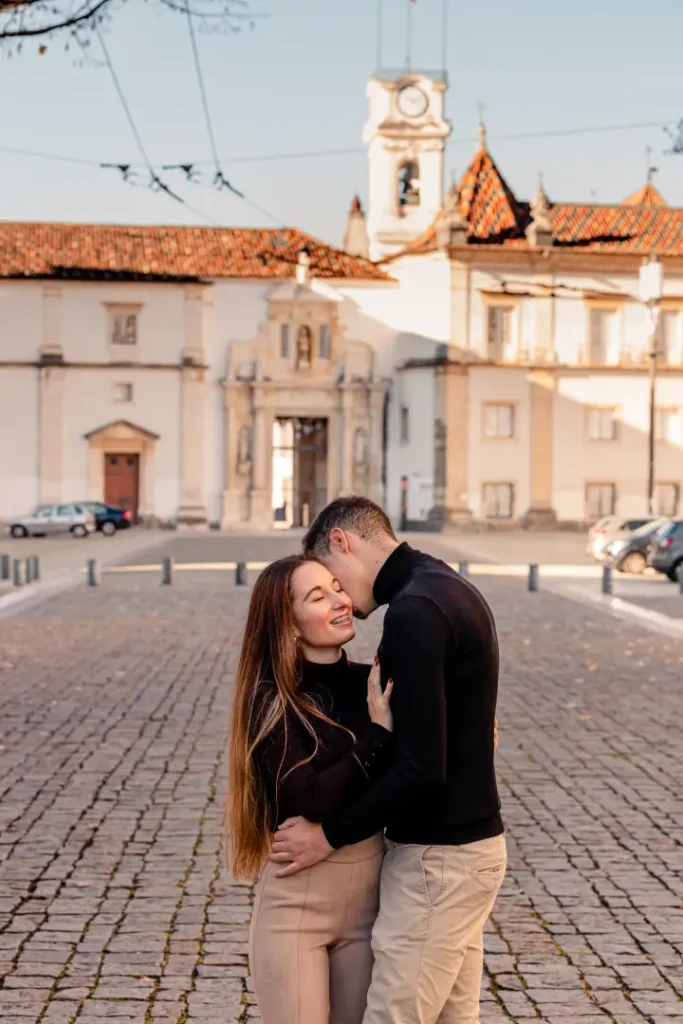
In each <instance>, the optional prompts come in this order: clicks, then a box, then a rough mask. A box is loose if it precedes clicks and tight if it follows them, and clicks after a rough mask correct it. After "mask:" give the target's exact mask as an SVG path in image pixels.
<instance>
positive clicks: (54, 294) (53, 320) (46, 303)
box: [40, 282, 64, 363]
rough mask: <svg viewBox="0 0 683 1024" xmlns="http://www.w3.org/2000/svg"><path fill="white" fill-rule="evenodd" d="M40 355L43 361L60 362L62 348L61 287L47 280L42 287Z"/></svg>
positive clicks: (62, 355)
mask: <svg viewBox="0 0 683 1024" xmlns="http://www.w3.org/2000/svg"><path fill="white" fill-rule="evenodd" d="M40 357H41V359H42V360H44V361H45V362H49V363H61V362H62V360H63V358H64V354H63V350H62V288H61V285H58V284H55V283H53V282H49V283H48V284H46V285H45V286H44V288H43V336H42V338H41V342H40Z"/></svg>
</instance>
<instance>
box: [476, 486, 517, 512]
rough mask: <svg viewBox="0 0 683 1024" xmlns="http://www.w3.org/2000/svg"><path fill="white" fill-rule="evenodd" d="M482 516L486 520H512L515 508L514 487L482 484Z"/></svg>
mask: <svg viewBox="0 0 683 1024" xmlns="http://www.w3.org/2000/svg"><path fill="white" fill-rule="evenodd" d="M483 498H484V516H485V517H486V518H487V519H512V516H513V513H514V507H515V485H514V484H508V483H502V484H501V483H494V484H484V487H483Z"/></svg>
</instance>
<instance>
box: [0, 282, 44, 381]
mask: <svg viewBox="0 0 683 1024" xmlns="http://www.w3.org/2000/svg"><path fill="white" fill-rule="evenodd" d="M42 334H43V287H42V283H41V282H39V281H0V361H2V360H16V361H21V362H27V361H29V360H37V359H38V354H39V350H40V344H41V338H42Z"/></svg>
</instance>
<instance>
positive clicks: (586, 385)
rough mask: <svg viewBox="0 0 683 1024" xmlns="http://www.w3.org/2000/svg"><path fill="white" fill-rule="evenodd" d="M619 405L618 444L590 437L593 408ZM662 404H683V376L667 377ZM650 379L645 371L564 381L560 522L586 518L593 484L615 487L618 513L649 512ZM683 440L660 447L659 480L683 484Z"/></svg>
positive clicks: (559, 423)
mask: <svg viewBox="0 0 683 1024" xmlns="http://www.w3.org/2000/svg"><path fill="white" fill-rule="evenodd" d="M591 405H596V406H598V405H601V406H604V405H613V406H615V407H618V410H619V412H618V418H619V424H618V427H617V438H616V440H615V441H591V440H589V438H588V429H587V416H588V413H587V408H588V407H590V406H591ZM657 405H659V406H669V407H678V408H680V407H681V406H682V405H683V374H662V376H661V378H660V379H659V381H658V385H657ZM648 408H649V404H648V381H647V375H646V374H645V373H639V374H635V373H615V374H609V375H608V374H585V375H583V374H567V375H566V376H561V377H560V378H559V380H558V388H557V396H556V403H555V430H554V489H555V499H554V500H555V510H556V511H557V513H558V516H559V517H560V519H579V520H581V519H583V518H584V516H585V488H586V484H587V483H593V482H595V483H601V482H604V483H615V484H616V486H617V512H618V513H619V514H621V515H627V516H630V515H633V516H637V515H642V514H644V513H645V512H646V511H647V497H646V490H647V472H648V430H649V427H648ZM682 442H683V439H681V440H680V441H679V442H678V443H677V444H676V443H673V444H666V443H664V442H658V443H657V452H656V472H655V478H656V479H657V480H666V481H679V482H683V443H682Z"/></svg>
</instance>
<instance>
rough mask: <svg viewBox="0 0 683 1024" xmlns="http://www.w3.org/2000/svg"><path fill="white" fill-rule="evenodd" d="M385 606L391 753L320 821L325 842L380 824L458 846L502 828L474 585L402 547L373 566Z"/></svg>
mask: <svg viewBox="0 0 683 1024" xmlns="http://www.w3.org/2000/svg"><path fill="white" fill-rule="evenodd" d="M374 597H375V601H376V602H377V604H378V605H383V604H388V605H389V607H388V608H387V611H386V615H385V618H384V630H383V634H382V643H381V645H380V648H379V655H380V664H381V667H382V678H383V681H386V680H387V679H389V678H392V679H393V680H394V691H393V695H392V698H391V705H392V710H393V714H394V734H393V735H394V741H395V744H396V757H395V760H394V762H393V765H392V767H391V768H390V769H389V770H388V772H387V773H386V774H385V775H384V776H383V777H382V778H381V779H380V780H379V781H378V783H377V784H376V785H375V786H374V787H373V788H372V789H371V790H370V791H369V792H367V793H366V794H365V795H364V796H362V797H361V798H360V799H357V800H355V801H354V802H353V803H352V804H350V805H347V806H342V808H341V810H338V811H336V812H332V813H331V814H329V815H327V816H326V817H325V818H324V819H323V829H324V832H325V835H326V837H327V839H328V841H329V843H330V844H331V845H332V846H333V847H335V848H338V847H340V846H345V845H347V844H348V843H357V842H360V841H361V840H362V839H366V838H367V837H368V836H371V835H373V833H375V832H377V831H379V829H381V828H383V827H385V826H386V830H387V836H388V838H389V839H392V840H394V841H395V842H397V843H411V844H417V845H421V846H431V845H461V844H463V843H471V842H475V841H476V840H479V839H486V838H490V837H492V836H495V835H499V834H500V833H501V832H502V831H503V823H502V820H501V817H500V802H499V799H498V791H497V788H496V777H495V772H494V767H493V725H494V716H495V709H496V697H497V692H498V641H497V638H496V628H495V624H494V621H493V616H492V614H491V611H490V609H489V607H488V605H487V604H486V602H485V601H484V598H483V597H482V596H481V594H480V593H479V591H478V590H477V589H476V587H474V586H472V584H471V583H469V582H468V581H467V580H465V579H463V578H462V576H459V575H458V574H457V573H456V572H454V571H453V570H452V569H451V568H450V567H449V566H448V565H446V564H445V563H444V562H441V561H439V560H438V559H436V558H431V557H430V556H429V555H424V554H422V553H421V552H419V551H414V550H413V549H412V548H410V547H409V546H408V545H407V544H401V545H400V546H399V547H398V548H397V549H396V550H395V551H394V552H393V553H392V554H391V555H390V556H389V558H388V559H387V561H386V562H385V564H384V565H383V566H382V568H381V569H380V572H379V574H378V576H377V579H376V581H375V586H374Z"/></svg>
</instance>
